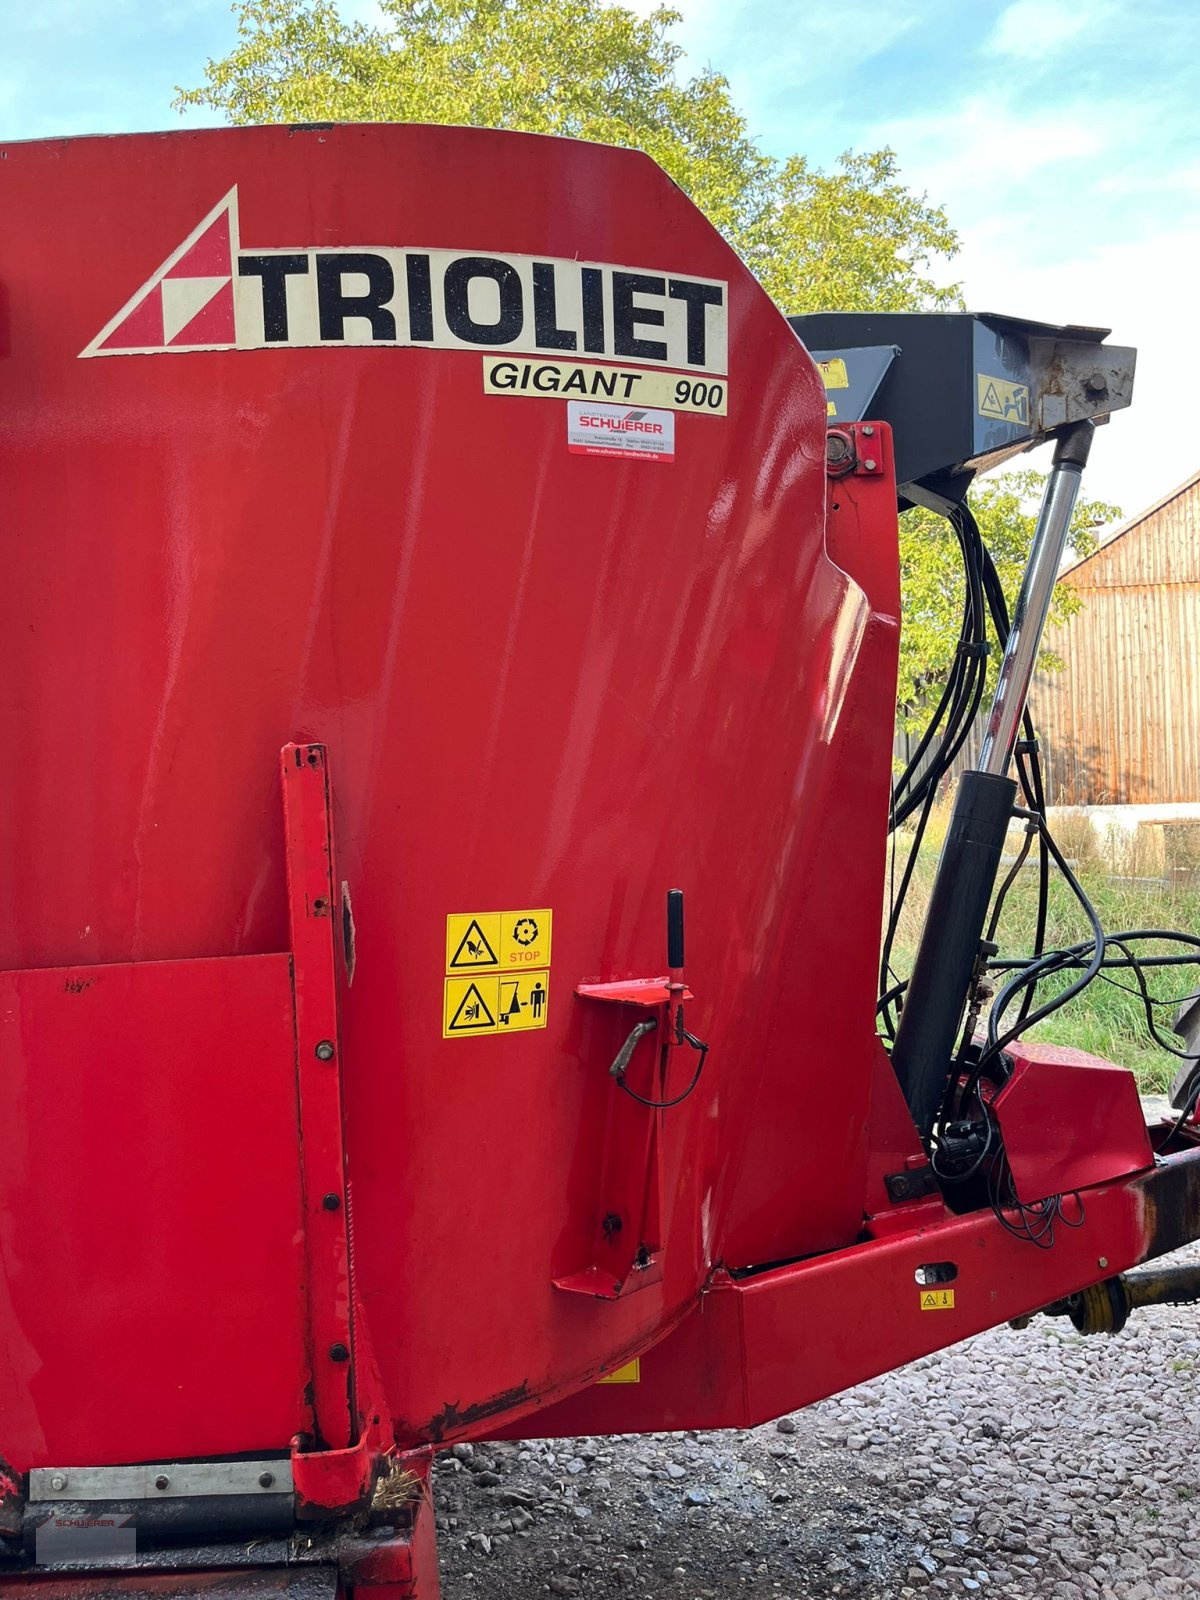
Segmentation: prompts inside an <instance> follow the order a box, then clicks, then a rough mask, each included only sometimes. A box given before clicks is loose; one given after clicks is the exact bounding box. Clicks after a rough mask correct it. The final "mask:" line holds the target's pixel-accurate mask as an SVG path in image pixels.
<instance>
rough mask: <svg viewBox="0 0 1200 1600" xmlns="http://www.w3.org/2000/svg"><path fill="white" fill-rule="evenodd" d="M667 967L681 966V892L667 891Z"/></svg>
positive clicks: (678, 890) (679, 890)
mask: <svg viewBox="0 0 1200 1600" xmlns="http://www.w3.org/2000/svg"><path fill="white" fill-rule="evenodd" d="M667 966H668V967H669V968H671V969H672V970H674V969H676V968H678V967H682V966H683V890H682V889H668V890H667Z"/></svg>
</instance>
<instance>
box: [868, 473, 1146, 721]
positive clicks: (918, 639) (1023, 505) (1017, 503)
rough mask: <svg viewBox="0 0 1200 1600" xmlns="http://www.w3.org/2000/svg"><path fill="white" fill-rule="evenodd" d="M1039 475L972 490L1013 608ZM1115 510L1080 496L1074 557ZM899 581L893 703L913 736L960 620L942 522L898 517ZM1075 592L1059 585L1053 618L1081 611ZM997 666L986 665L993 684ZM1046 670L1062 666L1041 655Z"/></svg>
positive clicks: (959, 596)
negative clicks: (897, 661) (897, 664)
mask: <svg viewBox="0 0 1200 1600" xmlns="http://www.w3.org/2000/svg"><path fill="white" fill-rule="evenodd" d="M1045 481H1046V480H1045V474H1044V473H1041V472H1033V471H1030V470H1028V469H1025V470H1022V471H1015V472H1005V473H1001V474H1000V475H999V476H998V477H995V478H981V479H980V480H979V483H978V485H977V486H976V487H975V488H973V489H972V491H971V496H970V504H971V509H972V511H973V512H974V514H975V520H976V521H977V522H978V524H979V530H980V532H981V533H982V535H983V542H984V544H986V545H987V547H988V549H989V550H990V551H991V553H992V559H993V561H994V562H995V563H996V570H997V572H998V573H999V575H1000V581H1001V583H1002V584H1003V586H1004V592H1005V594H1006V595H1007V596H1008V603H1009V609H1010V610H1011V609H1012V604H1013V601H1014V599H1015V597H1016V592H1017V589H1018V587H1019V586H1020V581H1021V573H1022V571H1023V570H1024V566H1025V561H1026V558H1027V557H1028V555H1029V547H1030V545H1031V544H1032V542H1033V532H1034V527H1035V526H1036V523H1037V508H1038V503H1039V502H1040V500H1041V496H1042V488H1043V485H1044V484H1045ZM1120 515H1121V513H1120V511H1119V509H1118V508H1117V507H1116V506H1113V505H1108V504H1106V503H1105V502H1104V501H1102V500H1088V499H1085V498H1084V497H1082V496H1081V497H1080V499H1079V501H1078V502H1077V504H1076V507H1075V514H1074V516H1073V517H1072V519H1071V529H1070V534H1069V538H1068V544H1069V548H1070V550H1071V551H1072V552H1073V553H1074V554H1075V555H1076V556H1080V557H1082V556H1085V555H1088V554H1089V553H1090V552H1091V551H1092V550H1094V549H1095V548H1096V534H1095V530H1096V529H1097V528H1100V527H1103V526H1104V525H1105V524H1107V523H1110V522H1115V521H1116V520H1117V519H1118V518H1119V517H1120ZM900 583H901V590H902V615H903V618H904V627H903V632H902V635H901V640H900V681H899V691H898V694H899V701H900V714H901V718H902V720H903V721H904V722H905V724H906V726H907V727H908V728H909V731H910V732H915V731H916V730H917V729H918V728H919V727H920V726H921V725H922V724H923V720H924V713H925V711H926V710H927V708H928V701H929V698H930V689H931V688H932V687H933V686H934V685H936V684H939V683H941V682H942V681H943V680H944V678H945V676H946V673H947V671H948V669H949V667H950V665H951V662H952V661H953V658H954V650H955V645H956V642H957V640H958V631H959V625H960V623H961V620H962V600H963V578H962V564H961V560H960V557H959V551H958V542H957V540H956V538H955V536H954V532H953V529H952V528H951V527H950V524H949V523H948V522H947V521H946V520H945V518H944V517H939V516H938V515H937V514H936V513H935V512H933V511H926V510H924V509H923V508H921V507H918V508H917V509H915V510H913V511H908V512H906V513H905V514H904V516H902V517H901V518H900ZM1080 604H1081V602H1080V599H1079V596H1078V595H1077V594H1076V593H1075V591H1074V590H1072V589H1069V588H1067V587H1066V586H1065V585H1063V584H1059V585H1058V587H1057V588H1056V589H1055V591H1054V602H1053V605H1052V607H1051V613H1050V615H1051V620H1052V621H1054V622H1063V621H1065V620H1066V618H1068V617H1070V616H1073V615H1074V614H1075V612H1077V611H1078V610H1079V608H1080ZM996 665H997V663H996V661H995V660H994V659H993V660H992V661H991V662H990V663H989V680H990V681H993V682H994V679H995V671H996ZM1040 665H1041V666H1042V668H1043V669H1044V670H1050V671H1054V670H1056V669H1061V667H1062V661H1061V659H1059V658H1058V657H1057V656H1055V655H1054V654H1053V653H1052V652H1050V651H1043V653H1042V657H1041V662H1040Z"/></svg>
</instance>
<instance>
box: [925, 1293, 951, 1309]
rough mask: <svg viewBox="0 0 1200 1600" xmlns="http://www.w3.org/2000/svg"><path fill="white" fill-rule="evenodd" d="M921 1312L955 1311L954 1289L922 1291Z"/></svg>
mask: <svg viewBox="0 0 1200 1600" xmlns="http://www.w3.org/2000/svg"><path fill="white" fill-rule="evenodd" d="M921 1310H922V1311H953V1310H954V1290H953V1289H922V1290H921Z"/></svg>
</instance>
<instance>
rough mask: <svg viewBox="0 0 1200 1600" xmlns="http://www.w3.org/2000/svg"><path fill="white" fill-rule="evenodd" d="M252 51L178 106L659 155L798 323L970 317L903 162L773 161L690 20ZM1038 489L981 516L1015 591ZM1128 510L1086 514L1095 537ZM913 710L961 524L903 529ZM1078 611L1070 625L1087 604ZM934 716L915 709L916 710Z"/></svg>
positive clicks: (951, 589)
mask: <svg viewBox="0 0 1200 1600" xmlns="http://www.w3.org/2000/svg"><path fill="white" fill-rule="evenodd" d="M233 10H234V15H235V16H236V18H237V27H238V39H237V43H236V45H235V47H234V49H233V50H232V51H231V52H230V54H229V55H228V56H226V57H225V58H224V59H223V60H220V61H210V62H209V63H208V66H207V70H206V74H205V81H204V83H203V84H202V85H200V86H199V87H198V88H194V89H187V90H180V91H179V95H178V99H177V101H176V104H177V105H178V106H180V107H185V106H200V107H205V108H207V109H209V110H214V111H218V112H220V113H222V114H223V115H224V116H226V117H228V118H229V120H230V121H232V122H235V123H254V122H325V121H346V122H365V121H395V122H434V123H466V124H471V125H475V126H482V127H493V128H514V129H520V130H523V131H525V132H529V133H550V134H562V135H567V136H569V137H571V138H577V139H591V140H596V141H597V142H599V143H602V144H616V145H625V146H634V147H637V148H639V149H642V150H644V151H646V152H647V154H648V155H650V156H652V157H653V158H654V160H655V161H657V162H658V163H659V165H660V166H662V167H663V168H664V169H665V170H666V171H667V172H668V173H670V175H671V177H672V178H674V179H675V181H676V182H677V183H678V184H679V185H680V187H681V188H683V189H684V190H686V192H687V193H688V194H689V195H690V196H691V197H692V199H693V200H695V202H696V204H697V205H698V206H699V207H700V208H701V210H702V211H704V213H705V214H706V215H707V216H708V218H709V219H710V221H712V222H713V223H714V224H715V226H716V227H718V228H720V230H721V231H722V232H723V233H724V234H725V236H726V238H728V239H729V241H730V243H731V244H732V245H733V246H734V248H735V249H736V250H737V251H738V252H739V254H740V255H741V256H742V258H743V259H744V260H745V261H746V263H747V264H748V265H749V266H750V268H751V270H752V271H753V272H754V273H755V275H756V276H757V278H758V279H759V281H760V282H761V283H762V284H763V286H764V288H765V289H766V290H767V292H768V293H769V294H770V295H771V296H772V297H773V298H774V299H775V300H776V302H777V303H778V304H779V305H780V306H782V307H783V308H784V309H785V310H787V311H822V310H839V311H865V310H873V311H912V310H922V309H946V310H952V309H955V308H957V307H959V306H960V305H961V298H960V295H959V290H958V286H957V285H953V284H950V285H948V284H946V283H945V281H944V279H945V276H946V263H947V262H948V261H950V260H951V259H952V258H953V256H954V255H955V253H956V251H957V249H958V239H957V236H956V235H955V233H954V230H953V229H952V228H951V226H950V224H949V222H948V220H947V218H946V214H945V212H944V211H943V210H942V209H941V207H940V206H937V205H935V204H933V203H931V202H930V200H929V199H928V197H927V196H925V195H917V194H914V193H912V192H911V191H910V190H908V189H907V188H906V187H905V186H904V184H903V183H902V182H901V180H900V177H899V170H898V163H897V159H896V156H895V153H894V152H893V151H891V150H878V151H874V152H868V153H860V154H854V153H851V152H847V153H846V154H844V155H843V156H841V157H840V158H839V160H838V161H837V163H836V164H835V165H834V167H833V169H832V170H831V171H828V172H826V171H821V170H820V169H819V168H816V167H814V166H812V165H811V164H810V163H809V162H808V161H807V160H806V159H805V157H804V156H802V155H794V156H792V157H790V158H789V159H788V160H785V161H777V160H775V159H773V158H772V157H770V156H767V155H764V154H763V152H762V151H761V150H760V149H759V148H758V146H757V145H756V143H755V141H754V139H753V138H752V136H751V134H750V130H749V128H748V127H747V124H746V119H745V118H744V117H743V116H742V114H741V113H740V112H739V111H738V109H737V107H736V106H735V104H734V103H733V99H732V97H731V95H730V90H729V84H728V82H727V81H726V79H725V78H723V77H722V76H721V75H720V74H719V73H716V72H713V71H704V72H701V73H699V74H697V75H696V76H694V77H691V78H688V79H683V78H681V76H680V71H679V69H680V58H681V54H682V52H681V50H680V47H679V46H678V45H677V44H676V43H675V42H674V40H673V38H672V30H673V29H674V27H675V26H676V24H677V23H678V22H679V13H678V12H676V11H673V10H671V9H670V8H669V7H666V6H660V7H659V8H658V9H657V10H655V11H653V12H651V13H650V15H648V16H645V17H639V16H637V15H635V14H634V13H633V12H632V11H629V10H627V9H626V8H625V7H623V6H621V5H609V4H599V3H597V0H380V12H381V17H382V20H381V21H380V23H379V24H377V25H370V24H367V23H363V22H349V21H346V20H344V19H343V18H342V17H341V16H340V15H339V13H338V10H337V7H336V5H335V4H334V3H333V0H236V3H235V5H234V7H233ZM1035 478H1036V474H1032V475H1031V474H1029V473H1016V474H1012V475H1010V476H1008V477H1007V478H1005V479H1002V480H998V481H995V482H989V481H985V482H984V484H983V485H982V487H981V488H980V489H979V490H978V491H977V493H976V496H975V502H974V503H975V505H976V508H977V509H976V514H977V516H978V517H979V520H980V523H981V525H982V527H983V531H984V535H985V538H986V539H987V540H988V542H989V544H990V545H991V546H992V549H993V552H994V554H995V557H996V562H997V565H998V567H999V569H1000V573H1001V576H1002V578H1003V579H1004V580H1005V585H1006V588H1011V587H1012V586H1013V585H1015V582H1016V580H1017V577H1018V575H1019V571H1020V565H1021V563H1022V561H1023V560H1024V555H1025V552H1026V551H1027V549H1028V545H1029V540H1030V537H1031V536H1032V531H1033V518H1032V515H1031V514H1030V513H1029V511H1028V508H1027V504H1026V502H1027V501H1028V499H1029V497H1030V496H1031V495H1035V494H1036V484H1035V482H1034V479H1035ZM1112 514H1113V513H1112V508H1111V507H1106V506H1097V505H1092V504H1084V505H1083V506H1081V508H1080V511H1079V512H1078V513H1077V516H1076V527H1077V529H1078V530H1079V531H1080V537H1083V536H1084V535H1083V530H1084V529H1086V528H1087V527H1088V526H1089V525H1091V524H1092V523H1094V522H1096V521H1098V520H1100V521H1103V520H1107V519H1108V518H1109V516H1111V515H1112ZM901 559H902V569H903V579H904V602H905V612H904V615H905V627H904V642H903V659H902V663H901V677H900V686H901V699H902V702H903V703H906V704H907V705H908V706H909V707H912V706H915V705H918V704H919V703H920V702H921V700H922V699H923V697H924V694H925V692H926V690H927V688H928V686H929V685H930V683H932V682H934V681H936V680H937V679H938V678H939V676H941V675H942V674H944V672H945V670H946V667H947V665H948V663H949V661H950V658H951V656H952V653H953V648H954V638H955V635H956V632H957V626H958V606H959V593H960V589H959V578H958V572H959V568H958V560H957V554H956V549H955V544H954V538H953V535H952V533H951V532H950V530H949V528H948V527H947V525H946V524H945V523H944V522H943V521H942V520H941V519H940V518H937V517H934V516H932V515H931V514H929V513H925V512H912V513H910V514H909V515H908V516H906V517H905V518H904V519H903V521H902V525H901ZM1072 598H1073V597H1069V596H1065V595H1064V596H1062V597H1060V600H1059V610H1060V613H1061V612H1062V610H1063V608H1064V607H1066V606H1069V605H1070V604H1071V603H1072ZM914 715H916V713H914Z"/></svg>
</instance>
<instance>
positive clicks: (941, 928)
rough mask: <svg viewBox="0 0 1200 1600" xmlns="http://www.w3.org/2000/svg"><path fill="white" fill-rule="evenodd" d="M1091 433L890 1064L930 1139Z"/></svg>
mask: <svg viewBox="0 0 1200 1600" xmlns="http://www.w3.org/2000/svg"><path fill="white" fill-rule="evenodd" d="M1094 432H1095V425H1094V424H1093V423H1091V422H1077V423H1074V424H1073V425H1072V426H1071V427H1070V428H1069V429H1067V430H1066V431H1065V432H1064V433H1062V434H1061V435H1060V436H1059V440H1058V447H1057V449H1056V450H1055V452H1054V466H1053V468H1052V470H1051V473H1050V479H1049V482H1048V483H1047V485H1046V493H1045V495H1044V496H1043V499H1042V507H1041V511H1040V512H1039V513H1038V520H1037V528H1036V530H1035V532H1034V536H1033V544H1032V546H1031V548H1030V552H1029V562H1028V565H1027V566H1026V568H1025V577H1024V579H1023V581H1022V583H1021V593H1020V595H1019V596H1018V598H1017V605H1016V610H1015V613H1014V615H1013V621H1012V627H1011V629H1010V631H1009V635H1008V643H1007V645H1006V646H1005V651H1004V660H1003V661H1002V662H1001V665H1000V679H999V682H998V683H997V685H996V693H995V697H994V699H993V701H992V709H991V713H990V715H989V717H988V722H987V732H986V735H985V737H984V742H983V748H982V750H981V752H980V759H979V767H978V769H977V770H974V771H969V772H964V773H963V775H962V777H961V778H960V779H959V785H958V791H957V793H956V794H955V797H954V811H953V814H952V816H951V819H950V826H949V828H948V830H947V832H946V839H945V843H944V844H943V846H942V854H941V859H940V860H939V861H938V869H937V875H936V877H935V878H934V881H933V891H932V894H931V895H930V900H929V910H928V912H927V914H926V917H925V926H924V927H923V928H922V930H921V942H920V944H919V946H918V947H917V956H916V961H915V962H914V963H913V971H912V977H911V978H910V979H909V984H908V992H907V994H906V995H905V998H904V1009H903V1010H902V1012H901V1013H900V1026H899V1028H898V1029H897V1031H896V1042H895V1044H894V1045H893V1047H892V1066H893V1068H894V1069H895V1073H896V1076H897V1078H898V1079H899V1081H900V1087H901V1089H902V1090H903V1092H904V1098H905V1100H906V1102H907V1104H908V1109H909V1111H910V1112H911V1114H912V1119H913V1121H914V1122H915V1123H916V1125H917V1129H918V1131H919V1133H920V1134H921V1136H922V1138H924V1139H928V1137H929V1135H930V1133H931V1131H932V1129H933V1125H934V1122H935V1121H936V1119H937V1114H938V1110H939V1108H940V1106H941V1104H942V1101H943V1099H944V1097H945V1092H946V1084H947V1081H948V1079H949V1076H950V1070H951V1062H952V1060H953V1056H954V1047H955V1043H956V1041H957V1038H958V1029H959V1026H960V1024H961V1022H962V1016H963V1011H964V1010H965V1008H966V1003H967V991H968V989H969V988H970V985H971V979H972V975H973V974H974V971H975V962H976V958H977V957H978V954H979V942H980V940H981V939H982V937H983V929H984V926H985V923H986V920H987V912H988V906H989V904H990V902H991V898H992V891H993V889H994V887H995V883H996V869H997V867H998V866H999V864H1000V856H1001V852H1002V851H1003V849H1004V840H1005V836H1006V834H1007V832H1008V824H1009V819H1010V818H1011V816H1012V807H1013V802H1014V800H1015V798H1016V787H1017V786H1016V784H1015V783H1014V782H1013V780H1012V779H1011V778H1010V777H1009V775H1008V768H1009V764H1010V762H1011V761H1012V754H1013V748H1014V746H1015V745H1016V742H1017V733H1018V730H1019V729H1020V726H1021V717H1022V715H1023V714H1024V711H1025V699H1026V696H1027V694H1028V692H1029V681H1030V679H1031V678H1032V677H1033V669H1034V667H1035V665H1036V664H1037V657H1038V650H1039V649H1040V648H1041V642H1042V631H1043V629H1044V628H1045V626H1046V618H1047V616H1048V615H1049V612H1050V599H1051V596H1052V595H1053V593H1054V582H1055V579H1056V578H1057V576H1058V567H1059V562H1060V561H1061V560H1062V554H1063V551H1064V549H1065V548H1066V542H1067V532H1068V530H1069V528H1070V524H1071V515H1072V512H1073V511H1074V509H1075V501H1076V499H1077V497H1078V494H1079V479H1080V474H1081V473H1082V471H1083V467H1084V463H1085V462H1086V461H1087V458H1088V450H1089V449H1090V447H1091V442H1092V434H1093V433H1094Z"/></svg>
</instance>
